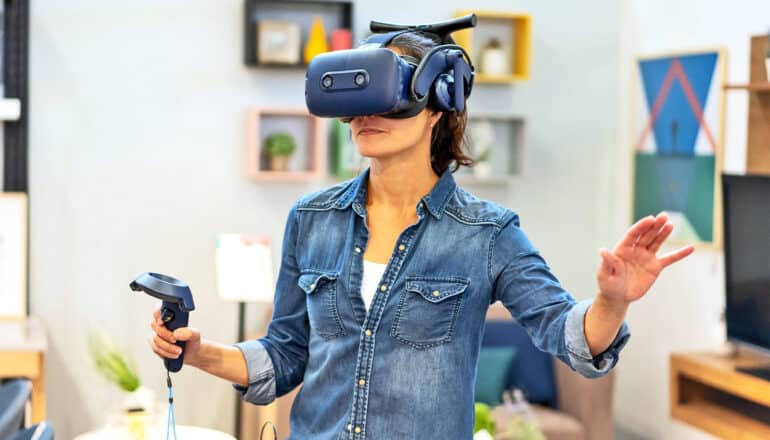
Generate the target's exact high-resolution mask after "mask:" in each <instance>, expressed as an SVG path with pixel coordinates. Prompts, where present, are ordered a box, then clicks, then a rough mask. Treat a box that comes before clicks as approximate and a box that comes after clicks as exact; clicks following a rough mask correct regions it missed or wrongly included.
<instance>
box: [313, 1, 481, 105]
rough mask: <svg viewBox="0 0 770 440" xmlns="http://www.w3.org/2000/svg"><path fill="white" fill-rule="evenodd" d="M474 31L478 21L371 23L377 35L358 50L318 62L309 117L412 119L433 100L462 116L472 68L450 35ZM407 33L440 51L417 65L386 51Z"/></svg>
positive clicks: (325, 56)
mask: <svg viewBox="0 0 770 440" xmlns="http://www.w3.org/2000/svg"><path fill="white" fill-rule="evenodd" d="M474 26H476V15H475V14H471V15H468V16H465V17H461V18H458V19H454V20H449V21H444V22H439V23H433V24H426V25H398V24H389V23H381V22H377V21H372V22H371V23H370V25H369V28H370V29H371V31H372V32H374V35H372V36H370V37H369V38H367V39H366V40H364V41H363V43H362V44H361V46H359V47H358V48H356V49H349V50H339V51H334V52H329V53H325V54H321V55H318V56H316V57H315V58H313V59H312V60H311V61H310V64H309V65H308V69H307V73H306V75H305V103H306V104H307V107H308V110H309V111H310V113H311V114H314V115H316V116H322V117H335V118H342V119H350V118H352V117H355V116H365V115H381V116H384V117H388V118H409V117H412V116H415V115H416V114H418V113H419V112H421V111H422V110H423V109H424V108H425V106H426V105H427V104H428V100H429V98H430V96H431V95H433V96H434V98H435V102H436V103H437V104H438V106H439V108H440V110H442V111H447V112H450V111H457V112H462V111H463V110H464V108H465V99H467V98H468V97H469V96H470V93H471V89H472V88H473V78H474V67H473V63H472V61H471V59H470V56H469V55H468V53H467V52H466V51H465V49H463V48H462V47H461V46H458V45H456V44H454V40H453V39H452V37H451V36H450V34H451V33H452V32H454V31H457V30H460V29H465V28H470V27H474ZM404 33H419V34H422V35H424V36H426V37H428V38H431V39H433V40H435V41H437V43H438V45H437V46H435V47H433V48H432V49H430V51H429V52H428V53H427V54H426V55H425V56H424V57H423V58H422V60H421V61H419V62H418V61H417V60H416V59H414V58H413V57H410V56H407V55H398V54H396V53H395V52H394V51H392V50H390V49H388V48H387V46H388V45H389V44H390V43H391V42H392V41H393V39H394V38H396V37H397V36H399V35H401V34H404Z"/></svg>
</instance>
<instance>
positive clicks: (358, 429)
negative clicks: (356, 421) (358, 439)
mask: <svg viewBox="0 0 770 440" xmlns="http://www.w3.org/2000/svg"><path fill="white" fill-rule="evenodd" d="M355 431H356V434H358V433H360V432H361V427H360V426H356V429H355Z"/></svg>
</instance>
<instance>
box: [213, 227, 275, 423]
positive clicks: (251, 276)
mask: <svg viewBox="0 0 770 440" xmlns="http://www.w3.org/2000/svg"><path fill="white" fill-rule="evenodd" d="M216 278H217V296H218V297H219V299H220V300H222V301H230V302H237V303H238V342H240V341H243V340H244V339H245V320H246V303H247V302H250V303H262V304H267V305H268V306H272V304H273V292H274V290H275V284H274V275H273V257H272V252H271V249H270V239H269V238H268V237H267V236H265V235H244V234H220V236H219V238H218V239H217V246H216ZM271 313H272V311H271V308H270V307H268V313H267V322H269V319H270V314H271ZM235 426H236V432H237V434H238V435H237V437H238V438H240V437H241V435H240V434H241V405H240V398H236V408H235Z"/></svg>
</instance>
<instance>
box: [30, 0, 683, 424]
mask: <svg viewBox="0 0 770 440" xmlns="http://www.w3.org/2000/svg"><path fill="white" fill-rule="evenodd" d="M439 4H440V5H439ZM469 6H471V5H470V3H468V2H467V1H460V0H452V1H446V2H441V3H439V2H413V1H407V0H392V1H388V2H368V1H367V2H363V1H360V2H357V3H356V5H355V20H356V23H357V28H358V31H359V35H362V34H363V30H364V29H365V28H366V26H367V23H368V20H370V19H373V18H376V19H382V20H392V21H402V22H416V21H427V20H434V19H444V18H447V17H448V16H449V15H450V14H451V13H452V12H453V11H454V10H457V9H463V8H467V7H469ZM473 6H474V7H477V8H481V9H510V8H511V7H512V5H511V3H510V2H509V1H505V0H487V1H478V2H474V4H473ZM515 10H518V11H525V12H531V13H532V15H533V20H534V22H533V26H534V35H533V51H534V57H533V64H532V80H531V81H530V82H528V83H523V84H519V85H516V86H510V87H509V86H503V87H492V86H486V87H483V86H479V87H477V89H476V90H475V91H474V95H473V97H472V98H471V102H470V108H471V111H473V108H474V106H475V105H476V106H478V107H477V108H480V107H482V106H483V107H484V111H494V110H497V111H501V112H510V113H516V114H521V115H524V116H525V117H526V118H527V135H526V139H527V147H526V148H527V153H526V154H527V156H526V162H525V174H524V176H522V177H521V178H520V179H518V180H517V181H516V182H515V183H514V184H513V185H511V187H510V188H507V189H506V188H500V187H494V186H492V187H469V189H470V190H471V191H473V192H476V193H477V194H479V195H480V196H482V197H488V198H493V199H496V200H498V201H501V202H503V203H505V204H507V205H508V206H510V207H511V208H513V209H514V210H516V211H518V212H519V213H520V214H521V217H522V224H523V226H524V228H525V230H526V231H528V232H529V234H530V236H531V237H532V239H533V241H534V242H535V244H536V245H538V246H539V247H540V249H541V251H542V252H543V254H544V255H545V256H546V258H547V259H548V260H549V262H550V263H551V266H552V268H553V270H554V272H555V273H556V274H557V275H558V276H559V277H560V279H561V280H562V281H563V282H564V283H565V285H567V286H568V287H570V288H571V289H572V290H573V291H574V292H575V295H576V296H577V297H579V298H585V297H589V296H591V295H593V294H594V293H595V281H594V268H595V264H596V262H597V249H598V247H600V246H606V245H610V244H611V241H614V238H615V235H617V234H614V233H613V232H617V231H611V229H612V228H611V226H612V224H613V219H614V214H613V212H612V211H611V209H613V206H612V204H611V203H610V202H611V201H612V200H613V199H612V197H613V195H614V194H615V191H613V188H612V185H613V184H614V181H613V177H617V176H616V175H614V174H613V169H614V168H615V166H616V165H613V162H612V160H613V155H616V154H617V151H619V145H621V143H620V133H621V130H620V127H619V124H620V122H619V120H618V117H617V115H618V114H619V113H620V111H621V109H622V103H621V101H620V100H619V99H618V93H619V90H622V89H623V87H621V86H622V84H621V81H620V75H619V74H618V66H619V64H620V61H621V60H620V42H619V39H620V35H621V27H620V22H619V20H618V17H619V16H620V15H621V10H620V5H619V4H618V2H615V1H613V0H588V1H584V2H579V3H573V2H561V3H559V5H558V7H556V6H555V5H554V4H552V3H548V2H538V1H535V0H526V1H520V2H517V3H516V6H515ZM241 27H242V1H240V0H227V1H216V2H212V1H204V0H187V1H181V0H174V1H163V2H157V1H149V0H143V1H131V2H129V1H123V2H117V1H109V2H105V1H98V0H90V1H89V0H72V1H69V2H60V1H55V0H47V1H46V0H36V1H33V2H32V11H31V46H30V57H31V62H30V71H31V78H30V79H31V84H30V94H31V111H32V113H31V116H30V195H31V235H32V237H31V266H30V272H31V308H32V312H33V313H34V314H37V315H40V316H41V317H42V318H43V319H44V321H45V322H46V324H47V326H48V332H49V338H50V339H49V342H50V347H51V349H50V352H49V354H48V361H47V369H48V370H47V371H48V373H47V376H48V399H49V400H48V411H49V418H50V420H51V422H52V423H53V424H54V426H55V428H56V430H57V433H58V435H57V438H71V437H73V436H74V435H75V434H77V433H80V432H83V431H86V430H88V429H91V428H93V427H95V426H97V425H98V424H100V423H101V422H102V417H103V414H104V409H105V407H108V406H109V405H111V404H113V403H114V401H115V399H117V397H118V396H117V393H116V392H115V391H113V390H112V388H111V387H110V386H109V385H106V384H104V383H103V382H102V381H101V380H100V379H99V378H98V376H97V375H96V374H95V372H94V370H93V368H92V367H91V366H90V364H89V361H88V358H87V354H86V337H87V331H88V329H89V328H90V327H91V326H95V325H100V326H103V327H104V328H105V329H106V330H107V331H108V332H110V333H111V334H113V335H114V336H115V338H116V340H117V342H118V343H120V344H121V345H124V346H125V347H127V348H128V349H129V350H130V351H131V352H132V353H133V354H134V355H135V357H136V358H137V360H138V362H139V364H140V369H141V378H142V380H143V381H144V382H145V383H147V384H148V385H150V386H152V387H153V388H155V389H156V391H158V392H159V393H162V391H163V389H162V387H163V377H162V374H163V371H162V369H161V363H160V361H159V360H158V359H157V358H156V357H155V356H154V355H153V354H152V353H151V352H150V349H149V348H148V346H147V342H146V338H147V336H148V335H149V333H150V329H149V321H150V311H151V309H152V305H153V303H154V301H153V300H152V299H151V298H149V297H146V296H140V295H138V294H136V293H133V292H130V291H129V290H128V288H127V287H128V282H129V281H130V280H131V279H132V278H133V277H134V276H135V275H137V274H139V273H141V272H143V271H146V270H155V271H160V272H166V273H170V274H174V275H176V276H179V277H181V278H183V279H185V280H186V281H188V282H189V283H190V284H191V286H192V288H193V291H194V294H195V295H196V297H195V299H196V305H197V310H196V311H195V312H194V313H193V314H192V318H191V319H192V325H195V326H198V327H200V328H202V329H203V334H204V336H205V337H208V338H211V339H214V340H218V341H221V342H233V341H234V339H235V336H236V306H235V305H232V304H222V303H219V302H218V301H217V299H216V297H215V295H214V273H213V247H214V239H215V237H216V235H217V234H218V233H219V232H221V231H244V232H265V233H268V234H269V235H270V236H271V237H272V239H273V242H274V244H275V245H274V253H275V255H276V261H275V262H276V267H277V263H278V258H277V256H278V255H279V254H280V240H281V234H282V231H283V224H284V221H285V216H286V213H287V211H288V208H289V206H290V204H291V202H292V201H293V200H294V199H295V198H296V197H298V196H299V195H301V194H304V193H307V192H309V191H311V190H313V189H316V188H318V187H321V186H325V185H328V184H331V181H327V182H319V183H318V184H271V183H262V184H254V183H250V182H248V181H246V180H245V178H244V176H243V163H242V161H243V153H242V150H243V148H242V144H243V119H244V109H245V108H247V107H248V106H252V105H296V106H301V105H303V74H304V73H303V72H301V71H294V72H287V71H285V70H253V69H249V68H245V67H244V66H243V65H242V61H241V59H242V56H241V53H242V47H241V45H242V34H241V32H242V29H241ZM672 281H673V277H672V278H671V279H670V280H669V282H672ZM658 297H662V295H659V296H658ZM249 312H250V314H251V315H252V316H257V315H259V310H258V309H257V308H255V307H251V308H250V309H249ZM635 330H636V333H635V334H636V335H641V334H642V328H638V329H635ZM640 341H642V338H641V337H640V336H637V337H636V338H635V339H634V340H633V342H632V346H634V347H637V346H638V344H639V343H640ZM629 358H631V356H629ZM175 387H176V404H177V405H176V406H177V420H178V422H179V423H187V424H191V423H192V424H196V425H201V426H209V427H213V428H218V429H221V430H225V431H231V430H232V428H233V425H232V420H233V407H234V402H233V399H234V394H233V392H232V391H231V388H230V385H229V384H228V383H225V382H223V381H220V380H218V379H213V378H210V377H206V376H205V375H203V374H202V373H199V372H197V371H195V370H194V369H192V368H186V369H184V370H183V371H182V373H181V374H179V375H177V379H176V380H175Z"/></svg>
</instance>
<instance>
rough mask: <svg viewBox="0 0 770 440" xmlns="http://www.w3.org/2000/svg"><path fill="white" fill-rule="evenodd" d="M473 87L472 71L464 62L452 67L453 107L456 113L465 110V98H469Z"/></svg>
mask: <svg viewBox="0 0 770 440" xmlns="http://www.w3.org/2000/svg"><path fill="white" fill-rule="evenodd" d="M472 87H473V71H471V68H470V66H468V64H467V63H466V62H465V61H464V60H458V61H457V62H455V65H454V107H455V108H456V109H457V111H458V112H461V111H463V110H464V109H465V98H466V97H468V96H470V94H471V88H472Z"/></svg>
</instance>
